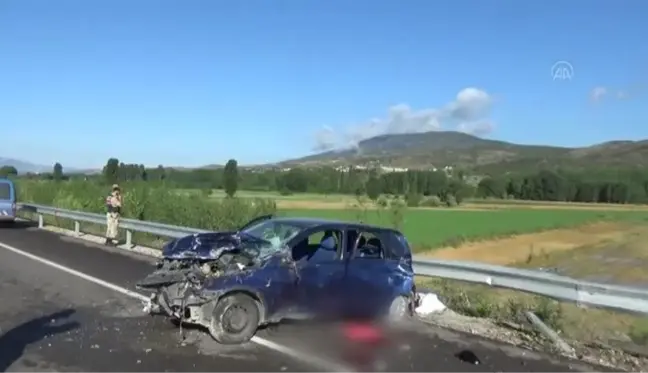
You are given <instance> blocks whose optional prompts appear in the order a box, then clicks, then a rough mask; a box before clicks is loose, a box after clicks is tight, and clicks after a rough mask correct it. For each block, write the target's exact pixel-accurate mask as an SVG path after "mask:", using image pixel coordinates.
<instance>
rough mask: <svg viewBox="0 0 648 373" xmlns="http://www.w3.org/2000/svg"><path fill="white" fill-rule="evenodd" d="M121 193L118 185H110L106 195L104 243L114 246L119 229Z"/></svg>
mask: <svg viewBox="0 0 648 373" xmlns="http://www.w3.org/2000/svg"><path fill="white" fill-rule="evenodd" d="M121 208H122V195H121V190H120V189H119V185H117V184H114V185H113V186H112V192H111V193H110V194H109V195H108V196H107V197H106V245H111V246H114V245H115V244H116V243H115V241H116V240H117V235H118V229H119V217H120V216H121Z"/></svg>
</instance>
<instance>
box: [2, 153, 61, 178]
mask: <svg viewBox="0 0 648 373" xmlns="http://www.w3.org/2000/svg"><path fill="white" fill-rule="evenodd" d="M2 166H13V167H15V168H16V170H18V173H20V174H25V173H28V172H48V171H52V167H53V166H44V165H39V164H34V163H30V162H25V161H21V160H18V159H13V158H3V157H0V167H2Z"/></svg>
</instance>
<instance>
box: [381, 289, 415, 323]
mask: <svg viewBox="0 0 648 373" xmlns="http://www.w3.org/2000/svg"><path fill="white" fill-rule="evenodd" d="M410 303H411V301H410V298H409V297H406V296H403V295H399V296H397V297H396V298H394V300H392V302H391V304H390V305H389V310H388V311H387V312H388V314H387V320H388V321H389V322H393V323H394V322H395V323H399V322H403V321H406V320H407V319H409V317H410V315H411V312H410V309H411V307H410Z"/></svg>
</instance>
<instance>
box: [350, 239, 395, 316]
mask: <svg viewBox="0 0 648 373" xmlns="http://www.w3.org/2000/svg"><path fill="white" fill-rule="evenodd" d="M349 236H351V237H353V236H355V237H357V238H356V239H355V240H354V242H353V243H349V244H350V245H352V247H351V248H350V249H349V250H347V252H348V253H349V255H347V257H346V260H345V266H346V271H345V289H346V290H345V295H344V297H345V301H346V305H347V306H346V309H345V312H346V313H347V315H349V316H353V317H372V316H375V315H376V314H379V313H381V312H384V311H385V310H386V309H388V308H389V305H390V304H391V302H392V300H393V299H394V297H395V295H396V294H397V293H398V290H397V284H396V281H395V280H396V279H395V278H394V277H395V276H394V275H395V273H396V267H397V266H398V261H396V260H393V259H391V258H390V256H389V255H388V251H387V250H386V247H385V243H386V242H384V241H385V239H384V237H381V235H380V234H379V233H378V232H372V231H358V230H356V231H355V232H352V233H350V234H349ZM370 240H374V242H375V241H376V240H378V241H379V242H380V245H379V246H378V247H375V246H370V245H369V243H367V242H368V241H370ZM363 242H364V244H363Z"/></svg>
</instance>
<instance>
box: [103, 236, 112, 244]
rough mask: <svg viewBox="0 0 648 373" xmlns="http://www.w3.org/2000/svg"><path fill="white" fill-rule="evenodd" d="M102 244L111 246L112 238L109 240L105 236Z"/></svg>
mask: <svg viewBox="0 0 648 373" xmlns="http://www.w3.org/2000/svg"><path fill="white" fill-rule="evenodd" d="M104 245H106V246H112V245H113V242H112V240H111V239H110V238H107V237H106V241H105V242H104Z"/></svg>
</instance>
